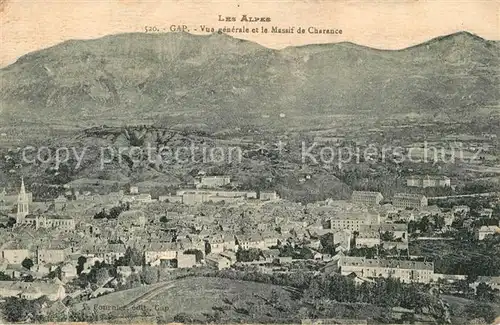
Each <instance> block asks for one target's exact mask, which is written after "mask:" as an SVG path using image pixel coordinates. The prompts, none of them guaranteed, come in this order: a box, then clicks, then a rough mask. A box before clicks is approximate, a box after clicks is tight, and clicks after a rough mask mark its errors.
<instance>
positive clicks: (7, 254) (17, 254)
mask: <svg viewBox="0 0 500 325" xmlns="http://www.w3.org/2000/svg"><path fill="white" fill-rule="evenodd" d="M26 258H31V253H30V251H29V250H27V249H4V250H2V259H5V260H7V261H8V262H9V264H21V263H22V262H23V261H24V259H26Z"/></svg>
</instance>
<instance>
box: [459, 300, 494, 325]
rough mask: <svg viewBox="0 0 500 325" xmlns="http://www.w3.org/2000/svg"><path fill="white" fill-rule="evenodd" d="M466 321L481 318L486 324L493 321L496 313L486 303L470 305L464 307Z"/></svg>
mask: <svg viewBox="0 0 500 325" xmlns="http://www.w3.org/2000/svg"><path fill="white" fill-rule="evenodd" d="M465 313H466V315H467V317H468V319H475V318H483V319H484V320H485V321H486V322H488V324H490V323H492V322H493V321H494V320H495V317H496V313H495V311H494V310H493V307H491V305H489V304H486V303H472V304H470V305H467V306H465Z"/></svg>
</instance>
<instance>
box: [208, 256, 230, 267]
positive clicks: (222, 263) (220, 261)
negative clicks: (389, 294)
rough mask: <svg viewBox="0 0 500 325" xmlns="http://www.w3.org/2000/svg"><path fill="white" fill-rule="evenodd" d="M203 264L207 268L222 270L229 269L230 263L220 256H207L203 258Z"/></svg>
mask: <svg viewBox="0 0 500 325" xmlns="http://www.w3.org/2000/svg"><path fill="white" fill-rule="evenodd" d="M205 263H207V265H208V266H210V267H213V268H216V269H217V270H223V269H227V268H230V267H231V261H230V260H228V259H227V258H225V257H224V256H222V255H220V254H208V255H207V256H205Z"/></svg>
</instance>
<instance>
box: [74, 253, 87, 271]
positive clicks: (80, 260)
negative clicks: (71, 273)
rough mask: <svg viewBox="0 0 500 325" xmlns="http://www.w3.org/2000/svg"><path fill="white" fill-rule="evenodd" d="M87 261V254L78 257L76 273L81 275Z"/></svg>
mask: <svg viewBox="0 0 500 325" xmlns="http://www.w3.org/2000/svg"><path fill="white" fill-rule="evenodd" d="M85 263H87V258H86V257H85V256H80V257H78V264H77V266H76V274H78V275H80V274H81V273H82V271H83V269H84V268H85Z"/></svg>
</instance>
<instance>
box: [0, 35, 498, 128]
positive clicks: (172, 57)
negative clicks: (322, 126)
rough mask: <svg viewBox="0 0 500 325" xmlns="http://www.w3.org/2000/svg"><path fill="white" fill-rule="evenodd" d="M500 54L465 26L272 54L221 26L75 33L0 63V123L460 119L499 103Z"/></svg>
mask: <svg viewBox="0 0 500 325" xmlns="http://www.w3.org/2000/svg"><path fill="white" fill-rule="evenodd" d="M499 54H500V47H499V45H498V43H497V42H493V41H487V40H484V39H482V38H480V37H478V36H475V35H472V34H469V33H466V32H462V33H457V34H452V35H449V36H444V37H439V38H436V39H433V40H431V41H429V42H426V43H424V44H421V45H418V46H414V47H411V48H407V49H404V50H399V51H382V50H376V49H371V48H367V47H363V46H359V45H355V44H351V43H337V44H324V45H310V46H302V47H292V48H286V49H284V50H272V49H267V48H264V47H261V46H260V45H257V44H255V43H251V42H247V41H242V40H238V39H235V38H232V37H230V36H227V35H219V34H213V35H209V36H195V35H191V34H186V33H167V34H139V33H137V34H121V35H114V36H107V37H104V38H100V39H95V40H87V41H80V40H78V41H76V40H74V41H67V42H64V43H62V44H59V45H56V46H54V47H51V48H48V49H44V50H41V51H38V52H34V53H30V54H27V55H25V56H23V57H21V58H20V59H19V60H18V61H17V62H16V63H14V64H12V65H10V66H8V67H6V68H4V69H2V70H0V80H1V83H0V120H3V121H4V122H5V121H9V122H10V123H14V122H15V121H18V122H23V121H30V122H33V121H40V122H44V123H49V124H51V123H61V121H64V122H68V123H81V124H82V125H86V126H88V125H89V124H90V125H92V124H103V123H118V124H120V123H122V124H129V125H130V124H132V125H133V124H138V123H143V122H151V121H154V122H156V123H159V124H162V125H164V126H172V125H179V124H186V125H202V126H204V127H208V128H209V129H213V130H218V129H221V128H225V127H227V126H239V125H248V124H249V123H251V124H258V123H259V121H260V120H262V116H265V117H266V119H267V120H268V121H273V120H274V119H279V114H282V117H283V116H286V117H287V118H288V117H290V118H292V117H294V116H302V117H303V116H311V117H313V116H322V115H329V114H340V113H349V114H359V115H360V116H365V115H366V113H367V112H369V113H370V115H374V116H378V117H381V118H383V117H385V116H389V115H390V114H393V113H407V112H413V113H419V114H420V113H421V114H427V113H431V114H437V113H439V114H444V115H445V116H450V117H452V118H456V117H459V118H463V117H464V116H468V115H469V114H475V112H476V111H477V110H478V109H480V108H484V107H492V109H497V110H498V109H499V108H498V103H499V99H500V76H499V69H498V67H499V66H500V55H499ZM268 116H269V117H268ZM97 121H98V122H99V123H97ZM266 123H267V122H266Z"/></svg>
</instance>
